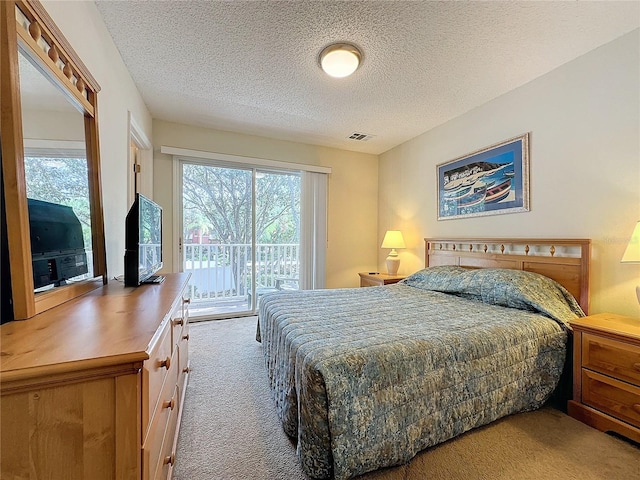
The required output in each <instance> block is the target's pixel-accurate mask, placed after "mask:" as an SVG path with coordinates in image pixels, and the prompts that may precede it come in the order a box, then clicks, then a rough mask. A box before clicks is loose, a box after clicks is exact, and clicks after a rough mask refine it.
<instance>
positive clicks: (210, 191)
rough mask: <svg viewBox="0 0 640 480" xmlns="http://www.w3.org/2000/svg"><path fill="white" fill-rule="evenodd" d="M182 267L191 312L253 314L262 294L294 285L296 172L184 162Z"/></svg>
mask: <svg viewBox="0 0 640 480" xmlns="http://www.w3.org/2000/svg"><path fill="white" fill-rule="evenodd" d="M180 167H181V168H180V172H181V177H182V178H181V224H182V228H181V230H182V231H181V239H180V243H179V245H180V248H179V250H180V252H179V254H180V259H181V270H183V271H185V272H190V273H191V282H190V286H189V288H190V294H191V307H192V308H191V315H192V317H201V318H223V317H231V316H241V315H247V314H252V313H254V312H255V309H256V307H257V304H258V302H259V301H260V297H261V296H262V295H264V294H265V293H268V292H275V291H278V290H284V289H297V288H299V280H300V276H299V274H300V269H299V265H300V194H301V181H300V174H299V173H298V172H281V171H273V170H267V169H261V168H259V167H250V166H246V165H242V166H235V165H233V166H229V165H225V164H216V163H212V162H206V163H205V162H196V161H186V160H182V161H181V162H180Z"/></svg>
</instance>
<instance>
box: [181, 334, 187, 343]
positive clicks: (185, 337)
mask: <svg viewBox="0 0 640 480" xmlns="http://www.w3.org/2000/svg"><path fill="white" fill-rule="evenodd" d="M182 339H183V340H186V341H187V342H188V341H189V334H188V333H187V334H186V335H184V336H183V337H182Z"/></svg>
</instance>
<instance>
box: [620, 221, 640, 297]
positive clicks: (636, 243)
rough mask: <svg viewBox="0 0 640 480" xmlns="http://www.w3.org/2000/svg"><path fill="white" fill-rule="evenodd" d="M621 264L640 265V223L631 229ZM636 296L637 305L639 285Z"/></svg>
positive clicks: (639, 293) (639, 294)
mask: <svg viewBox="0 0 640 480" xmlns="http://www.w3.org/2000/svg"><path fill="white" fill-rule="evenodd" d="M621 262H623V263H640V222H638V223H637V224H636V228H634V229H633V233H632V234H631V240H629V245H627V249H626V250H625V251H624V255H622V260H621ZM636 296H637V297H638V303H640V285H638V286H637V287H636Z"/></svg>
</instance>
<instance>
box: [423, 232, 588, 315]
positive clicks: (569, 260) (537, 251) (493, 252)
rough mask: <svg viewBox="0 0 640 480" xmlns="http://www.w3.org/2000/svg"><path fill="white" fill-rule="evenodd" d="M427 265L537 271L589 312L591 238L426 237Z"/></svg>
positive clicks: (585, 311)
mask: <svg viewBox="0 0 640 480" xmlns="http://www.w3.org/2000/svg"><path fill="white" fill-rule="evenodd" d="M424 241H425V266H426V267H429V266H436V265H458V266H461V267H466V268H510V269H516V270H525V271H528V272H536V273H539V274H541V275H544V276H546V277H549V278H551V279H553V280H555V281H556V282H558V283H559V284H560V285H562V286H563V287H565V288H566V289H567V290H568V291H569V292H570V293H571V294H572V295H573V296H574V297H575V298H576V300H578V303H579V304H580V306H581V307H582V310H583V311H584V313H586V314H588V313H589V288H590V287H589V272H590V262H591V240H589V239H566V238H565V239H559V238H444V237H443V238H425V239H424Z"/></svg>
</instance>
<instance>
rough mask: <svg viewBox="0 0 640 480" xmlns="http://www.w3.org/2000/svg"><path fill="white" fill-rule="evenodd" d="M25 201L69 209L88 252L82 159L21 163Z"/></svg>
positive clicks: (88, 216) (87, 210)
mask: <svg viewBox="0 0 640 480" xmlns="http://www.w3.org/2000/svg"><path fill="white" fill-rule="evenodd" d="M24 169H25V179H26V184H27V197H28V198H33V199H36V200H43V201H45V202H51V203H57V204H59V205H66V206H68V207H71V208H73V211H74V213H75V214H76V216H77V217H78V220H80V224H81V225H82V233H83V237H84V246H85V248H86V249H91V208H90V204H89V180H88V179H89V174H88V168H87V160H86V159H85V158H57V157H50V156H38V157H35V156H31V157H25V160H24Z"/></svg>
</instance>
